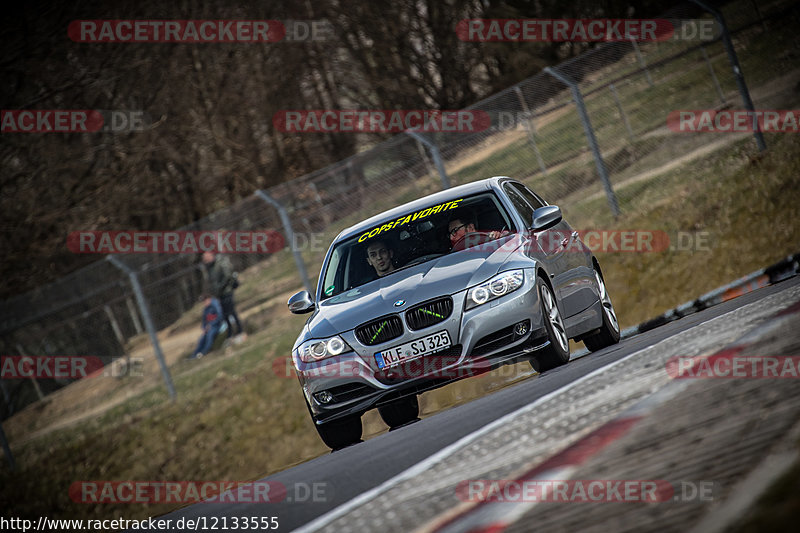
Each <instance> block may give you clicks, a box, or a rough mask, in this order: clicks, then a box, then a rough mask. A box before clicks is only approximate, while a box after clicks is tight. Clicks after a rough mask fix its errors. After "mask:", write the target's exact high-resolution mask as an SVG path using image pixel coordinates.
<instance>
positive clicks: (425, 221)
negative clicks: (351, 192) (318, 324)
mask: <svg viewBox="0 0 800 533" xmlns="http://www.w3.org/2000/svg"><path fill="white" fill-rule="evenodd" d="M513 230H514V226H513V224H512V222H511V219H510V217H509V215H508V213H507V212H506V210H505V209H504V208H503V206H502V204H501V203H500V201H499V200H498V199H497V197H496V196H495V195H494V194H493V193H482V194H478V195H475V196H470V197H464V198H456V199H454V200H450V201H446V202H441V203H437V204H432V205H430V206H427V207H424V208H422V209H418V210H415V211H412V212H409V213H404V214H403V215H401V216H399V217H393V218H391V219H387V220H384V221H382V222H381V223H379V224H376V225H375V226H373V227H372V228H369V229H367V230H366V231H364V232H362V233H360V234H358V235H356V236H353V237H351V238H349V239H346V240H343V241H341V242H339V243H337V244H336V245H335V247H334V249H333V252H332V253H331V256H330V261H329V262H328V264H327V266H326V268H325V274H324V278H323V280H324V281H323V285H322V287H323V291H322V299H323V300H324V299H326V298H330V297H331V296H335V295H337V294H340V293H342V292H344V291H347V290H350V289H353V288H355V287H359V286H361V285H364V284H365V283H369V282H371V281H375V280H376V279H378V278H380V277H384V276H394V275H397V274H398V273H402V271H403V270H404V269H406V268H408V267H411V266H414V265H418V264H421V263H425V262H427V261H431V260H434V259H436V258H438V257H441V256H443V255H446V254H449V253H454V252H457V251H460V250H463V249H465V248H467V247H469V246H472V245H476V244H480V243H484V242H487V241H489V240H493V239H496V238H498V237H500V236H501V235H504V234H506V233H507V232H509V231H513Z"/></svg>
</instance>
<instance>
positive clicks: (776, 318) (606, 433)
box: [418, 302, 800, 533]
mask: <svg viewBox="0 0 800 533" xmlns="http://www.w3.org/2000/svg"><path fill="white" fill-rule="evenodd" d="M796 313H800V302H796V303H794V304H793V305H791V306H789V307H787V308H785V309H783V310H781V311H778V312H777V313H775V314H773V315H772V316H771V317H770V318H769V319H767V320H766V321H765V322H764V323H763V324H761V325H759V326H758V327H756V328H755V329H754V330H752V331H750V332H749V333H747V334H746V335H744V336H742V337H741V338H740V339H738V340H737V341H736V342H734V343H732V344H730V345H727V346H726V347H725V348H724V349H722V350H719V351H717V352H714V353H713V354H712V355H710V356H713V355H720V354H732V353H739V352H741V351H743V350H744V349H745V348H746V347H748V346H750V345H751V344H752V343H753V342H754V341H755V340H756V339H757V338H760V337H763V336H765V335H766V334H768V333H769V332H770V331H773V330H775V329H777V328H779V327H781V326H782V325H783V324H784V323H785V321H786V320H794V319H795V318H794V317H791V318H790V316H791V315H794V314H796ZM691 381H692V380H691V379H686V380H678V381H673V382H671V383H670V384H668V385H667V386H665V387H663V388H662V389H661V390H659V391H657V392H656V393H654V394H653V395H651V396H649V397H647V398H645V399H643V400H641V401H640V402H638V403H637V404H636V405H634V406H633V407H631V408H630V409H628V410H626V411H625V412H624V413H622V414H621V415H620V416H618V417H617V418H615V419H613V420H611V421H609V422H607V423H606V424H604V425H602V426H600V427H599V428H597V429H595V430H593V431H592V432H591V433H589V434H587V435H585V436H584V437H583V438H581V439H580V440H578V441H577V442H575V443H573V444H571V445H570V446H568V447H567V448H565V449H563V450H562V451H560V452H558V453H557V454H555V455H553V456H552V457H550V458H548V459H546V460H545V461H544V462H542V463H540V464H538V465H537V466H535V467H534V468H532V469H530V470H528V471H527V472H525V473H524V474H522V475H521V476H518V477H517V478H516V479H513V480H506V481H505V482H504V483H499V490H500V491H502V489H503V486H504V485H505V484H507V483H512V482H513V483H516V484H518V485H524V484H525V483H526V482H527V483H530V482H535V481H546V480H553V481H556V480H558V481H565V480H568V479H570V476H571V475H572V474H573V473H574V472H575V471H576V470H577V469H578V467H579V466H581V465H582V464H584V463H585V462H586V461H587V460H589V459H590V458H592V457H594V456H595V455H597V454H598V453H599V452H600V451H602V450H603V449H604V448H606V447H607V446H609V445H610V444H612V443H613V442H615V441H617V440H619V439H621V438H622V437H624V436H625V435H626V434H627V433H628V432H629V431H630V429H631V428H632V427H633V426H634V425H636V423H638V422H639V421H641V420H642V419H644V418H645V417H647V416H648V415H649V414H650V413H651V412H652V411H653V410H654V409H655V408H656V407H657V406H659V405H661V404H663V403H664V402H666V401H667V400H669V399H670V398H672V397H674V396H676V395H677V394H679V393H680V392H681V391H683V389H684V388H686V386H687V385H688V384H689V383H690V382H691ZM539 503H540V502H538V501H513V502H508V501H491V500H489V501H479V502H476V503H473V504H472V505H470V506H469V507H467V508H466V509H465V507H464V506H459V508H458V509H456V510H455V512H454V513H447V514H445V515H443V516H441V517H440V518H439V519H437V520H435V521H434V522H433V523H429V524H427V525H425V526H423V527H422V528H420V529H419V530H418V531H420V532H422V531H425V532H435V533H499V532H501V531H504V530H505V529H506V528H508V526H510V525H511V524H513V523H514V522H516V521H517V520H519V519H520V518H521V517H522V516H524V515H525V514H526V513H527V512H528V511H529V510H530V509H531V508H532V507H534V506H536V505H537V504H539Z"/></svg>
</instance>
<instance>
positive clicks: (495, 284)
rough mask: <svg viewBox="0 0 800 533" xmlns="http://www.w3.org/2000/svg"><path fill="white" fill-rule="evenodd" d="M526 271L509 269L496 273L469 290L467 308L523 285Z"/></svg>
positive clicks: (498, 296)
mask: <svg viewBox="0 0 800 533" xmlns="http://www.w3.org/2000/svg"><path fill="white" fill-rule="evenodd" d="M524 279H525V273H524V272H523V271H522V270H509V271H508V272H503V273H501V274H498V275H496V276H495V277H493V278H492V279H490V280H489V281H486V282H483V283H481V284H480V285H476V286H474V287H472V288H471V289H470V290H468V291H467V302H466V304H465V306H464V308H465V309H472V308H473V307H477V306H479V305H482V304H485V303H486V302H488V301H490V300H494V299H496V298H500V297H501V296H503V295H505V294H508V293H510V292H514V291H515V290H517V289H519V288H520V287H522V282H523V281H524Z"/></svg>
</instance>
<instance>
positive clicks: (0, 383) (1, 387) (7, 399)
mask: <svg viewBox="0 0 800 533" xmlns="http://www.w3.org/2000/svg"><path fill="white" fill-rule="evenodd" d="M0 390H2V391H3V400H4V401H5V402H6V405H7V406H8V410H7V411H6V412H5V413H0V419H2V418H3V417H5V416H11V415H13V414H14V404H13V403H11V395H10V394H9V393H8V387H6V382H5V380H3V379H2V378H0Z"/></svg>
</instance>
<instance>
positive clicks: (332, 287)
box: [325, 285, 334, 296]
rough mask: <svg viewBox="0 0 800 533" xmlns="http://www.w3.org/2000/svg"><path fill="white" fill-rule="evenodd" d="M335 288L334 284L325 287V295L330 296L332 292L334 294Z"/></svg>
mask: <svg viewBox="0 0 800 533" xmlns="http://www.w3.org/2000/svg"><path fill="white" fill-rule="evenodd" d="M333 289H334V286H333V285H331V286H330V287H328V288H327V289H325V296H330V295H331V294H333Z"/></svg>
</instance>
